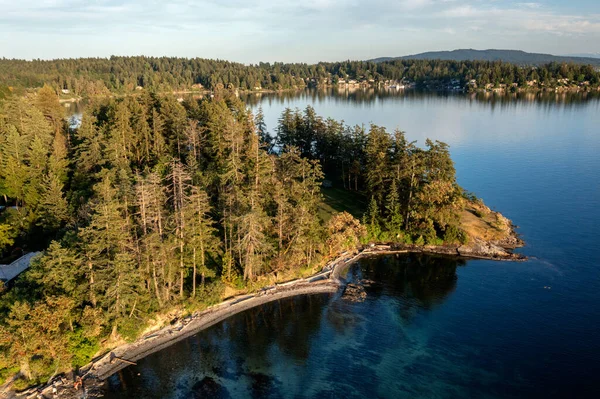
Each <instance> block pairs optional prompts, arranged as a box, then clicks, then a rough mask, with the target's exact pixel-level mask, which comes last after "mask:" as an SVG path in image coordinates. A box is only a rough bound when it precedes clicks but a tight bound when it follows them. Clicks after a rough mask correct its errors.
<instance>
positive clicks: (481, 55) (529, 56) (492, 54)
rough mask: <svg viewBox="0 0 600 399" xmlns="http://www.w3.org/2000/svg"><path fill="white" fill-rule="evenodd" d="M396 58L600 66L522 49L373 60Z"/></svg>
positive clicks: (430, 53) (592, 61) (594, 61)
mask: <svg viewBox="0 0 600 399" xmlns="http://www.w3.org/2000/svg"><path fill="white" fill-rule="evenodd" d="M396 59H407V60H408V59H410V60H446V61H503V62H510V63H512V64H516V65H530V66H537V65H544V64H550V63H552V62H557V63H571V64H579V65H594V66H596V67H597V66H600V60H599V59H596V58H591V57H586V56H560V55H552V54H540V53H528V52H525V51H520V50H494V49H490V50H474V49H458V50H452V51H428V52H425V53H419V54H412V55H405V56H402V57H381V58H377V59H374V60H373V61H389V60H396Z"/></svg>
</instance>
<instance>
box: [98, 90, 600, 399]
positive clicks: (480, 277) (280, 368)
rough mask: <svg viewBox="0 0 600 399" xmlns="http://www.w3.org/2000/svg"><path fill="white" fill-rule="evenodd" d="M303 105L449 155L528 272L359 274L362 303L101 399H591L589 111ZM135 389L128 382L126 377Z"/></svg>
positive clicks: (316, 302)
mask: <svg viewBox="0 0 600 399" xmlns="http://www.w3.org/2000/svg"><path fill="white" fill-rule="evenodd" d="M249 103H250V104H251V105H252V106H253V107H256V106H257V104H260V105H261V106H262V108H263V111H264V114H265V118H266V122H267V125H268V128H270V129H273V128H274V127H275V125H276V121H277V118H278V117H279V115H280V113H281V111H282V110H283V108H285V107H291V108H295V107H299V108H304V107H305V106H306V105H307V104H311V105H313V106H314V108H315V109H316V111H317V113H319V114H321V115H326V116H331V117H333V118H336V119H344V120H345V121H346V122H347V123H349V124H357V123H369V122H371V121H372V122H375V123H378V124H380V125H384V126H386V127H388V128H389V129H394V128H396V127H399V128H401V129H402V130H405V131H406V132H407V137H408V138H409V139H412V140H419V142H420V143H423V142H424V139H425V138H426V137H431V138H434V139H439V140H443V141H446V142H448V143H449V144H450V145H451V152H452V157H453V159H454V160H455V164H456V169H457V177H458V181H459V183H460V184H461V185H462V186H463V187H465V188H467V189H468V190H470V191H473V192H475V193H476V194H477V195H478V196H480V197H482V198H484V200H485V202H486V203H487V204H488V205H490V206H491V207H492V208H495V209H497V210H499V211H501V212H503V213H504V214H505V215H506V216H508V217H509V218H511V219H512V220H513V221H515V223H516V224H518V225H519V226H520V229H519V231H520V233H521V234H522V236H523V238H524V239H525V241H526V242H527V247H525V248H523V249H522V250H521V252H523V253H525V254H527V255H529V256H531V257H532V259H531V260H530V261H528V262H527V263H497V262H490V261H468V262H463V263H464V264H458V263H457V261H456V260H452V259H447V258H439V257H426V256H404V257H384V258H376V259H369V260H363V261H361V262H360V263H359V264H357V265H356V266H355V267H354V268H353V269H351V271H350V274H349V278H352V279H355V280H361V279H369V280H373V281H374V283H373V284H372V285H371V286H369V287H367V294H368V295H367V299H366V301H365V302H362V303H353V302H348V301H346V300H344V299H341V298H338V297H336V296H328V295H318V296H310V297H300V298H294V299H290V300H286V301H281V302H279V303H274V304H270V305H266V306H264V307H261V308H259V309H253V310H250V311H248V312H245V313H242V314H239V315H237V316H234V317H233V318H231V319H229V320H227V321H225V322H223V323H221V324H219V325H216V326H214V327H212V328H211V329H209V330H207V331H204V332H201V333H199V334H197V335H196V336H194V337H192V338H189V339H188V340H186V341H183V342H181V343H179V344H176V345H174V346H172V347H170V348H167V349H165V350H163V351H161V352H158V353H156V354H154V355H151V356H149V357H148V358H146V359H143V360H142V361H140V362H139V364H138V366H135V367H129V368H127V369H124V370H122V371H121V372H120V373H118V374H117V375H115V376H113V377H111V378H110V380H109V392H108V397H129V398H141V397H156V398H163V397H164V398H188V397H204V395H208V397H212V396H215V397H219V396H221V397H285V398H288V397H290V398H296V397H339V396H346V397H351V398H352V397H389V398H395V397H406V398H415V397H427V398H431V397H440V398H446V397H478V398H479V397H490V398H491V397H522V398H526V397H527V398H529V397H540V398H542V397H544V398H546V397H590V398H591V397H599V395H600V383H597V382H596V379H597V375H598V373H599V372H600V256H599V255H598V252H597V251H598V249H599V248H598V247H599V245H598V244H599V243H600V239H599V238H598V237H599V235H598V231H597V226H599V225H600V102H599V101H598V99H597V98H594V97H592V98H587V99H584V98H581V96H565V97H560V96H559V97H555V96H550V97H541V98H537V99H533V100H531V99H527V98H506V97H502V98H494V97H492V98H484V97H469V96H464V95H450V96H446V95H422V94H418V93H409V94H407V95H385V94H376V93H375V94H373V93H371V94H370V95H368V93H367V95H365V94H364V93H363V94H361V93H358V94H356V93H354V94H348V95H346V94H344V93H342V94H341V95H340V94H339V93H334V95H332V94H331V93H329V94H327V95H318V94H317V93H315V92H307V93H301V94H299V95H298V94H297V95H295V96H285V97H281V96H279V97H278V96H265V95H263V96H261V97H260V98H259V99H254V100H252V99H251V101H249ZM138 374H139V375H138Z"/></svg>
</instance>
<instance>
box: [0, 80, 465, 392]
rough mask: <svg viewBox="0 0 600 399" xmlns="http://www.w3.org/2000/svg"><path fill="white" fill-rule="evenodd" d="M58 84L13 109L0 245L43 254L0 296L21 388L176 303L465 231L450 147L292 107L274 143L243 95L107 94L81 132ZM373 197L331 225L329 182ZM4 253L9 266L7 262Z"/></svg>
mask: <svg viewBox="0 0 600 399" xmlns="http://www.w3.org/2000/svg"><path fill="white" fill-rule="evenodd" d="M63 110H64V108H63V107H61V106H60V105H59V103H58V97H57V93H56V92H55V91H54V89H52V88H51V87H49V86H45V87H43V88H42V89H41V90H39V91H38V92H37V93H36V94H31V95H27V96H9V98H8V99H6V100H4V101H3V102H2V103H1V105H0V198H1V200H0V204H2V205H3V206H4V207H6V208H3V211H1V212H0V252H1V253H2V256H10V254H11V253H21V252H22V251H28V250H33V249H38V250H44V253H43V255H42V256H40V257H39V258H38V259H36V260H35V261H34V262H33V264H32V267H31V269H30V270H29V271H28V272H26V273H25V274H23V275H21V276H20V277H19V278H17V280H16V281H15V282H14V283H13V284H11V287H5V289H4V290H3V292H2V293H1V294H0V312H1V314H2V317H1V318H0V320H1V321H0V370H1V375H2V376H3V377H7V376H10V375H12V374H14V373H16V372H19V373H20V375H21V376H22V379H21V380H20V381H21V382H20V384H21V386H23V385H27V384H31V383H34V382H41V381H44V380H45V379H47V378H48V377H49V376H50V375H52V374H54V373H57V372H61V371H64V370H68V369H69V368H70V367H72V366H78V365H82V364H85V363H86V362H87V361H89V359H90V358H91V357H92V356H93V355H94V354H95V353H97V352H98V351H99V350H100V349H102V348H107V347H111V345H114V344H115V343H116V342H120V340H122V339H126V340H132V339H135V338H136V337H137V336H138V335H139V334H140V332H141V331H142V330H143V329H144V328H145V326H146V323H147V322H148V320H149V319H151V318H152V317H154V316H155V315H160V314H164V313H166V312H168V311H169V310H171V309H174V308H178V309H182V308H187V309H198V308H201V307H202V306H206V305H207V304H210V303H214V302H215V301H219V300H220V299H221V298H222V294H223V291H224V289H225V287H229V289H234V290H235V289H240V288H244V289H253V287H254V288H256V287H260V286H261V285H266V283H267V282H268V281H280V280H281V279H285V278H290V277H293V276H297V275H301V274H303V273H310V272H312V271H314V270H317V268H319V267H320V266H322V265H323V263H324V262H325V261H326V260H327V259H330V257H332V256H335V255H336V254H338V253H339V252H340V251H342V250H345V249H347V248H353V247H356V245H358V244H359V242H360V241H362V242H368V241H396V242H405V243H411V242H415V243H417V244H425V243H429V244H441V243H442V242H445V243H459V242H464V241H465V240H466V236H465V234H464V232H463V231H462V230H461V228H460V226H459V224H458V216H457V215H458V212H460V210H461V209H462V207H463V206H464V199H463V197H464V196H463V191H462V189H461V188H460V187H459V186H458V185H457V184H456V180H455V172H454V167H453V164H452V161H451V159H450V155H449V151H448V146H447V145H446V144H444V143H440V142H437V141H435V142H434V141H427V143H426V147H425V148H421V147H419V146H417V145H416V144H415V143H411V142H407V140H406V139H405V137H404V134H403V133H402V132H400V131H397V132H394V133H393V134H391V135H390V134H388V132H386V131H385V129H383V128H381V127H378V126H375V125H372V126H370V127H369V128H365V127H364V126H354V127H349V126H345V125H343V124H342V123H340V122H337V121H334V120H332V119H324V118H322V117H319V116H318V115H316V114H315V111H314V110H313V109H312V108H310V107H309V108H307V109H306V110H304V111H303V112H301V111H298V110H295V111H293V110H286V111H285V112H284V113H283V115H282V116H281V120H280V124H279V126H278V127H277V128H276V131H277V135H276V136H275V137H271V136H270V135H269V134H268V133H267V131H266V127H265V125H264V122H263V119H262V114H261V112H258V113H257V115H255V116H253V115H252V114H251V113H250V111H249V110H248V109H247V108H246V106H245V104H243V103H242V102H241V101H240V100H238V99H237V98H236V97H235V96H234V95H233V94H231V93H230V92H228V91H218V92H217V93H216V95H215V98H214V99H208V100H200V101H191V102H184V103H183V104H181V103H179V102H177V101H176V100H175V99H174V98H173V97H172V96H159V95H155V94H151V93H150V92H147V91H145V92H144V93H142V94H141V95H140V96H127V97H124V98H121V99H103V100H99V101H97V102H95V103H94V104H92V105H90V106H89V107H88V108H87V111H86V113H85V114H84V115H83V119H82V123H81V126H80V127H78V128H76V129H71V128H69V127H68V125H67V123H66V121H65V117H64V114H63ZM325 174H326V175H327V178H328V179H331V180H332V181H333V184H334V185H336V186H339V187H344V188H345V189H346V190H348V192H350V191H354V192H360V193H361V195H364V196H365V197H366V198H368V200H369V202H370V205H369V207H368V209H364V211H366V212H365V215H364V218H363V223H364V224H365V226H363V225H361V223H360V222H359V221H358V220H356V219H355V218H353V217H352V216H351V215H349V214H348V213H345V212H343V213H338V214H335V215H330V217H327V218H321V217H319V216H318V215H319V213H318V207H319V206H320V205H321V202H322V194H321V182H322V180H323V178H324V175H325ZM2 263H3V262H2Z"/></svg>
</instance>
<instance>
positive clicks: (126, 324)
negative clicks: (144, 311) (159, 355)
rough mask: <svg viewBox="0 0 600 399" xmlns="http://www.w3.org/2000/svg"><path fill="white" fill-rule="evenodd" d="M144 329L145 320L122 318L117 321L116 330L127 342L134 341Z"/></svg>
mask: <svg viewBox="0 0 600 399" xmlns="http://www.w3.org/2000/svg"><path fill="white" fill-rule="evenodd" d="M144 328H146V320H142V319H138V318H133V317H124V318H122V319H120V320H119V323H118V324H117V330H118V332H119V334H120V335H121V337H123V339H125V341H127V342H133V341H135V340H136V339H137V338H138V337H139V336H140V334H141V333H142V331H144Z"/></svg>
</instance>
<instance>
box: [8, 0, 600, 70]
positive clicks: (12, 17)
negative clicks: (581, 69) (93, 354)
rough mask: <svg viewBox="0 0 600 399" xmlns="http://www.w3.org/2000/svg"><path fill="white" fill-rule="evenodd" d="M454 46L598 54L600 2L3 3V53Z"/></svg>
mask: <svg viewBox="0 0 600 399" xmlns="http://www.w3.org/2000/svg"><path fill="white" fill-rule="evenodd" d="M455 48H477V49H487V48H503V49H520V50H525V51H533V52H545V53H553V54H573V53H597V52H600V0H568V1H564V0H540V1H538V2H522V1H521V2H519V1H513V0H395V1H394V0H303V1H302V0H301V1H293V0H196V1H193V0H174V1H169V2H167V1H156V0H0V57H7V58H27V59H30V58H65V57H90V56H93V57H106V56H110V55H112V54H115V55H139V54H144V55H156V56H159V55H169V56H185V57H204V58H221V59H228V60H233V61H240V62H245V63H249V62H258V61H298V62H315V61H319V60H324V61H334V60H345V59H367V58H374V57H379V56H398V55H406V54H413V53H419V52H423V51H430V50H451V49H455Z"/></svg>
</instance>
